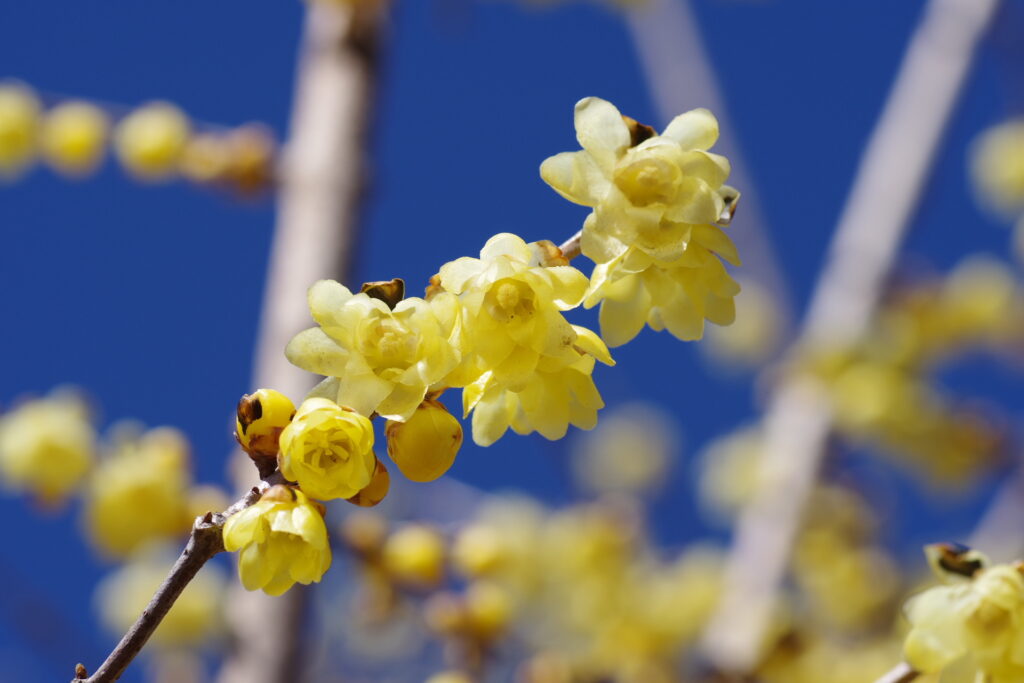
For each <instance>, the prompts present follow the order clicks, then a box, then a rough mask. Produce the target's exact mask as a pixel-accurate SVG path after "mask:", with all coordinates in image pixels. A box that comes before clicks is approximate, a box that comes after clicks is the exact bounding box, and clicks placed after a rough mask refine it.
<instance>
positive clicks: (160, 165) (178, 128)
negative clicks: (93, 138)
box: [114, 102, 190, 180]
mask: <svg viewBox="0 0 1024 683" xmlns="http://www.w3.org/2000/svg"><path fill="white" fill-rule="evenodd" d="M189 132H190V126H189V122H188V118H187V117H186V116H185V114H183V113H182V112H181V110H180V109H178V108H177V107H175V106H174V105H173V104H170V103H168V102H153V103H151V104H147V105H145V106H143V107H140V108H139V109H136V110H135V111H133V112H132V113H131V114H129V115H128V116H126V117H125V118H124V119H123V120H122V121H121V122H120V123H119V124H118V125H117V130H116V131H115V140H114V143H115V149H116V151H117V156H118V158H119V159H120V160H121V163H122V164H123V165H124V167H125V169H126V170H127V171H128V172H129V173H131V174H132V175H134V176H136V177H137V178H139V179H141V180H164V179H167V178H169V177H171V176H172V175H174V173H175V172H176V171H177V168H178V160H179V159H180V157H181V154H182V152H183V151H184V149H185V144H186V143H187V142H188V138H189Z"/></svg>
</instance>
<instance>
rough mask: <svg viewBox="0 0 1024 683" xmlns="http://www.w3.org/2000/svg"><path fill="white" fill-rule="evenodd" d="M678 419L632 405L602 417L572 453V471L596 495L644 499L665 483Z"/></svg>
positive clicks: (655, 408) (654, 408) (643, 405)
mask: <svg viewBox="0 0 1024 683" xmlns="http://www.w3.org/2000/svg"><path fill="white" fill-rule="evenodd" d="M677 431H678V430H677V427H676V421H675V420H673V419H672V418H671V417H670V416H669V415H667V414H666V413H665V412H664V411H663V410H661V409H660V408H659V407H658V406H656V405H654V404H646V403H632V404H627V405H623V406H620V407H618V408H615V409H614V410H612V411H611V412H609V413H607V414H605V416H604V419H603V420H602V421H601V424H600V425H598V427H597V429H595V430H594V431H593V432H590V433H589V434H586V435H582V436H581V437H580V438H579V439H577V440H576V442H575V447H574V449H573V456H574V458H573V473H574V474H575V478H576V480H577V481H578V482H579V483H580V484H581V485H582V486H583V488H584V489H586V490H588V491H592V492H596V493H626V494H631V495H642V494H644V493H646V492H649V491H651V490H653V489H655V488H657V486H658V485H659V484H661V483H664V480H665V476H666V474H667V471H668V468H669V466H670V464H671V462H672V459H673V458H674V457H675V455H676V453H675V451H676V449H677V448H678V447H679V438H678V434H677Z"/></svg>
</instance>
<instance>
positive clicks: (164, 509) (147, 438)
mask: <svg viewBox="0 0 1024 683" xmlns="http://www.w3.org/2000/svg"><path fill="white" fill-rule="evenodd" d="M128 429H129V428H125V429H124V431H128ZM188 457H189V456H188V442H187V441H186V440H185V437H184V436H183V435H182V434H181V433H180V432H179V431H177V430H176V429H172V428H170V427H161V428H157V429H152V430H150V431H148V432H146V433H144V434H142V435H136V434H127V435H124V436H122V437H121V442H120V443H118V444H116V446H115V448H114V451H113V452H112V453H110V454H109V455H107V456H106V457H105V458H104V459H103V460H102V461H101V462H100V465H99V467H97V468H96V470H95V471H94V472H93V476H92V479H91V481H90V483H89V487H88V490H87V492H86V501H85V522H86V529H87V530H88V532H89V536H90V538H91V539H92V541H93V543H95V544H96V545H97V546H98V547H99V549H100V550H101V551H103V552H104V553H106V554H108V555H111V556H114V557H126V556H128V555H129V554H131V553H132V552H134V551H135V550H137V549H138V548H140V547H142V546H143V545H145V544H146V543H148V542H151V541H154V540H158V539H162V538H167V537H169V536H175V535H178V534H184V533H185V532H187V531H188V529H189V527H190V526H191V524H192V519H191V518H190V517H189V512H190V510H189V497H188V486H189V480H190V476H189V473H188Z"/></svg>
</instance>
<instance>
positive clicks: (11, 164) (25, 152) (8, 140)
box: [0, 83, 41, 178]
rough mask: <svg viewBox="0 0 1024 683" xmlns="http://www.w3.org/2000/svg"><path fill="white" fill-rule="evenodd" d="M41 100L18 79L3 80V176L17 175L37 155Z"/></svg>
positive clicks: (0, 146) (0, 156)
mask: <svg viewBox="0 0 1024 683" xmlns="http://www.w3.org/2000/svg"><path fill="white" fill-rule="evenodd" d="M40 108H41V107H40V105H39V100H38V98H36V95H35V93H34V92H32V90H30V89H29V88H27V87H25V86H23V85H20V84H18V83H0V178H2V177H14V176H17V175H18V174H19V173H21V172H22V171H24V170H25V169H26V168H27V167H28V166H29V164H31V163H32V161H33V160H34V159H35V154H36V146H37V144H38V135H39V111H40Z"/></svg>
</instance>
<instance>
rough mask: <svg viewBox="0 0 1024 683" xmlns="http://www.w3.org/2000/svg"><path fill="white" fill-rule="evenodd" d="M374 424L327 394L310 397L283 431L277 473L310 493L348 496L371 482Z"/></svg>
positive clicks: (373, 461)
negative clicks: (330, 399) (334, 401)
mask: <svg viewBox="0 0 1024 683" xmlns="http://www.w3.org/2000/svg"><path fill="white" fill-rule="evenodd" d="M376 464H377V460H376V458H375V457H374V455H373V425H372V424H370V421H369V420H368V419H366V418H365V417H363V416H362V415H360V414H358V413H355V412H353V411H351V410H346V409H345V408H342V407H340V406H339V405H338V404H336V403H333V402H331V401H329V400H327V399H325V398H309V399H306V400H305V401H303V403H302V405H301V406H299V411H298V412H297V413H296V414H295V418H294V419H292V421H291V423H290V424H289V425H288V426H287V427H286V428H285V430H284V431H283V432H281V455H280V466H281V474H283V475H284V476H285V478H286V479H288V480H289V481H294V482H298V484H299V486H301V487H302V490H303V491H305V492H306V493H307V494H308V495H310V496H312V497H313V498H319V499H321V500H333V499H335V498H351V497H352V496H354V495H356V494H357V493H359V491H361V490H362V489H364V488H366V487H367V486H368V485H369V484H370V480H371V479H372V478H373V471H374V468H375V467H376Z"/></svg>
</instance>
